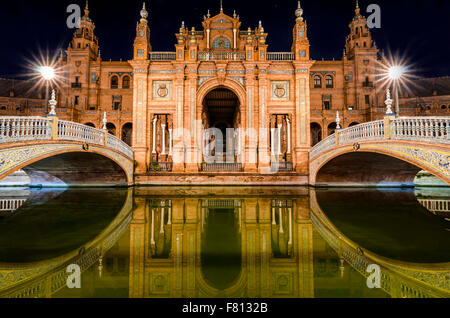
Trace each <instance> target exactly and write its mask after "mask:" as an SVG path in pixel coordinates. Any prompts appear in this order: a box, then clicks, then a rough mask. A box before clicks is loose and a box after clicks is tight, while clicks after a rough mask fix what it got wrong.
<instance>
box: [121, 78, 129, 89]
mask: <svg viewBox="0 0 450 318" xmlns="http://www.w3.org/2000/svg"><path fill="white" fill-rule="evenodd" d="M122 88H125V89H127V88H130V77H129V76H125V77H124V78H123V80H122Z"/></svg>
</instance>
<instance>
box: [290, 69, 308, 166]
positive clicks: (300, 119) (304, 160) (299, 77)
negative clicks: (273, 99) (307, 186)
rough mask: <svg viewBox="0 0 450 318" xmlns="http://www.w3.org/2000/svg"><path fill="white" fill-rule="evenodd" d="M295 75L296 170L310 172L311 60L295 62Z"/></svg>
mask: <svg viewBox="0 0 450 318" xmlns="http://www.w3.org/2000/svg"><path fill="white" fill-rule="evenodd" d="M294 64H295V68H296V75H295V119H294V131H295V133H294V136H295V142H294V152H295V153H294V164H295V171H296V172H297V173H299V174H302V175H308V174H309V150H310V149H311V142H310V140H311V134H310V93H309V69H310V67H311V62H309V61H305V62H301V63H300V62H294Z"/></svg>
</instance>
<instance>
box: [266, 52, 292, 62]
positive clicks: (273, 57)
mask: <svg viewBox="0 0 450 318" xmlns="http://www.w3.org/2000/svg"><path fill="white" fill-rule="evenodd" d="M267 60H269V61H293V60H295V56H294V53H291V52H267Z"/></svg>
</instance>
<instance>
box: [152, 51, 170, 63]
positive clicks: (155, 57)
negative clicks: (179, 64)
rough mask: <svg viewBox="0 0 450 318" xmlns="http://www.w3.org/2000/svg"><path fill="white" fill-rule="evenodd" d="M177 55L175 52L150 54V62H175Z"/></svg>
mask: <svg viewBox="0 0 450 318" xmlns="http://www.w3.org/2000/svg"><path fill="white" fill-rule="evenodd" d="M176 59H177V54H176V53H175V52H150V60H152V61H175V60H176Z"/></svg>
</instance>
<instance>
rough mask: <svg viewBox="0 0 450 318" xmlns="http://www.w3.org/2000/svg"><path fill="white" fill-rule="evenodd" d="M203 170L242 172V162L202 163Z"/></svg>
mask: <svg viewBox="0 0 450 318" xmlns="http://www.w3.org/2000/svg"><path fill="white" fill-rule="evenodd" d="M202 171H203V172H242V171H243V168H242V163H225V162H223V163H219V162H216V163H206V162H204V163H202Z"/></svg>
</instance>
